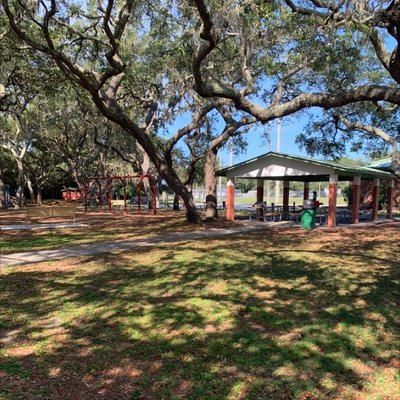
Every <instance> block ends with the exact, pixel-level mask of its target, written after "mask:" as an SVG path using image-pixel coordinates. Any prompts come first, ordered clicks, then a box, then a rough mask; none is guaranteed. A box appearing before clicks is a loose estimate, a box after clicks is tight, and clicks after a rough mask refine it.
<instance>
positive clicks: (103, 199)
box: [85, 174, 157, 214]
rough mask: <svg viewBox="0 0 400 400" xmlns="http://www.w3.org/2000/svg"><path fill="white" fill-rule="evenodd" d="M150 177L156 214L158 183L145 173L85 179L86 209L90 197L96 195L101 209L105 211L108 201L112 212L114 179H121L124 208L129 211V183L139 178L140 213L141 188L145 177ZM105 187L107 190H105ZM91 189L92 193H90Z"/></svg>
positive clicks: (137, 188)
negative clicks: (104, 206) (105, 204)
mask: <svg viewBox="0 0 400 400" xmlns="http://www.w3.org/2000/svg"><path fill="white" fill-rule="evenodd" d="M146 178H147V179H148V180H149V183H150V185H151V188H152V194H153V199H152V206H153V210H154V214H156V212H157V185H156V181H155V179H154V178H153V176H151V175H148V174H145V175H125V176H101V177H99V176H92V177H90V178H88V179H86V181H85V211H87V209H88V199H89V198H93V197H96V198H98V201H99V208H100V211H103V205H104V203H107V205H108V210H109V211H110V212H111V207H112V201H111V194H112V187H113V182H114V181H119V182H120V183H121V184H122V187H123V190H124V210H125V211H127V201H126V200H127V190H126V189H127V185H128V184H129V181H131V180H138V181H137V184H136V194H137V207H138V213H140V206H141V196H140V189H141V185H142V184H144V182H143V181H144V179H146ZM104 189H105V191H104ZM90 190H91V192H92V193H89V191H90Z"/></svg>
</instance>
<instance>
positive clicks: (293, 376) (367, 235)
mask: <svg viewBox="0 0 400 400" xmlns="http://www.w3.org/2000/svg"><path fill="white" fill-rule="evenodd" d="M399 227H400V224H399V223H392V224H386V225H382V226H379V227H370V228H352V229H340V230H334V231H328V230H323V229H317V230H314V231H302V230H300V229H282V230H277V229H273V230H263V231H260V232H258V233H252V234H246V235H236V236H234V237H232V238H231V239H230V240H228V239H227V238H226V237H224V238H223V239H222V238H221V239H209V240H205V241H196V242H182V243H179V244H174V245H171V244H168V245H164V246H159V247H157V248H154V249H146V250H144V249H141V250H140V252H139V251H135V252H123V253H117V252H116V253H112V254H107V255H102V256H96V257H84V258H80V259H75V258H74V259H73V258H71V259H66V260H62V261H53V262H47V263H41V264H33V265H28V266H24V267H13V268H7V269H3V271H1V273H0V349H1V350H0V399H4V400H5V399H7V400H9V399H10V400H13V399H77V400H78V399H79V400H81V399H82V400H85V399H143V400H144V399H148V400H151V399H157V400H158V399H193V400H195V399H196V400H197V399H207V400H211V399H227V400H233V399H279V400H281V399H301V400H307V399H309V400H310V399H354V400H355V399H358V400H360V399H370V400H372V399H374V400H377V399H382V400H383V399H386V400H391V399H393V400H396V399H399V397H400V389H399V388H400V377H399V367H400V335H399V333H400V311H399V310H400V307H399V306H400V304H399V303H400V302H399V293H400V291H399V287H400V271H399V268H400V265H399V255H398V244H399V237H400V231H399Z"/></svg>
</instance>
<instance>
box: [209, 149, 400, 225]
mask: <svg viewBox="0 0 400 400" xmlns="http://www.w3.org/2000/svg"><path fill="white" fill-rule="evenodd" d="M378 168H379V167H375V166H374V167H371V166H368V167H361V166H354V165H352V166H346V165H342V164H339V163H336V162H333V161H321V160H314V159H312V158H308V157H301V156H294V155H289V154H283V153H277V152H272V151H271V152H268V153H266V154H263V155H261V156H258V157H255V158H252V159H250V160H248V161H244V162H241V163H239V164H236V165H232V166H231V167H228V168H224V169H222V170H220V171H218V172H217V173H216V175H217V176H225V177H226V178H227V188H226V219H227V220H233V219H234V218H235V211H234V206H235V186H234V180H235V179H239V178H240V179H256V180H257V202H263V197H264V181H265V180H273V181H274V180H279V181H283V182H284V187H283V202H282V203H283V208H284V209H285V208H286V209H288V207H289V186H290V182H291V181H300V182H304V194H303V199H308V198H309V185H310V182H323V181H329V195H328V196H329V204H328V219H327V225H328V227H330V228H333V227H335V226H336V197H337V183H338V181H351V182H352V187H353V205H352V210H351V211H352V213H351V223H353V224H358V222H359V209H360V187H361V181H362V180H371V181H373V192H372V212H371V220H372V221H376V220H377V217H378V197H379V187H380V182H381V180H386V181H387V182H388V185H387V187H388V189H387V214H386V217H387V218H389V219H391V218H392V209H393V193H394V184H395V181H396V179H397V177H396V176H395V175H394V174H393V173H391V172H390V171H389V170H382V169H378Z"/></svg>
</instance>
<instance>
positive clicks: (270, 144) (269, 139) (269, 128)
mask: <svg viewBox="0 0 400 400" xmlns="http://www.w3.org/2000/svg"><path fill="white" fill-rule="evenodd" d="M271 147H272V143H271V125H270V124H268V125H267V148H268V151H271ZM270 196H271V181H270V180H267V203H269V202H270V201H269V198H270Z"/></svg>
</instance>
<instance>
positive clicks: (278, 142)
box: [275, 118, 281, 204]
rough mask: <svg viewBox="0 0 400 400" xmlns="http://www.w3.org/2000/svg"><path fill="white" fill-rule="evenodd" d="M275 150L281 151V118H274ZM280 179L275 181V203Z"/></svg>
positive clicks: (277, 198) (276, 202)
mask: <svg viewBox="0 0 400 400" xmlns="http://www.w3.org/2000/svg"><path fill="white" fill-rule="evenodd" d="M276 151H277V152H278V153H279V152H280V151H281V119H280V118H278V119H277V120H276ZM279 192H280V181H275V204H278V202H279Z"/></svg>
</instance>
